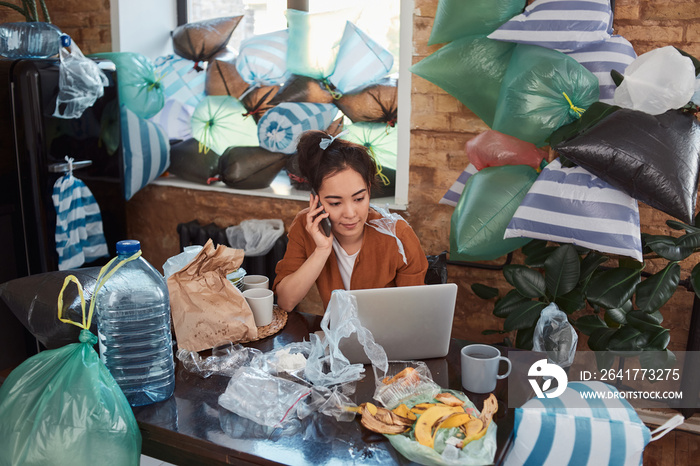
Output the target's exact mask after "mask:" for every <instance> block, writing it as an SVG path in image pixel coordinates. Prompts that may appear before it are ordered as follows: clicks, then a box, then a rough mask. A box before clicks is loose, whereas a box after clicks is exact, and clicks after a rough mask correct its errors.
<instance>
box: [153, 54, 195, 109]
mask: <svg viewBox="0 0 700 466" xmlns="http://www.w3.org/2000/svg"><path fill="white" fill-rule="evenodd" d="M154 65H155V67H156V76H158V77H159V78H160V84H161V86H162V87H163V93H164V94H165V99H166V100H167V99H175V100H177V101H178V102H181V103H183V104H186V105H189V106H190V107H196V106H197V104H198V103H199V101H200V100H202V99H203V98H204V95H205V92H204V86H205V84H206V79H207V73H206V71H204V70H201V71H198V70H196V69H195V63H194V62H193V61H192V60H187V59H185V58H181V57H178V56H177V55H167V56H164V57H158V58H157V59H156V60H155V61H154Z"/></svg>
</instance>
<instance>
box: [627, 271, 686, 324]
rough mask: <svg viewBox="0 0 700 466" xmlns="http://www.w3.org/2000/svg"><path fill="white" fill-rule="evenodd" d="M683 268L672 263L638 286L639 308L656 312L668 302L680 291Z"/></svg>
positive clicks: (637, 299)
mask: <svg viewBox="0 0 700 466" xmlns="http://www.w3.org/2000/svg"><path fill="white" fill-rule="evenodd" d="M680 279H681V266H680V265H678V263H677V262H671V263H669V264H668V265H667V266H666V267H664V269H663V270H661V271H660V272H657V273H655V274H654V275H652V276H651V277H649V278H647V279H646V280H643V281H642V282H640V283H639V285H637V298H636V300H635V302H636V303H637V307H638V308H640V309H641V310H642V311H645V312H654V311H656V310H658V309H661V307H662V306H663V305H664V304H666V302H668V300H669V299H671V296H673V293H675V292H676V289H678V282H680Z"/></svg>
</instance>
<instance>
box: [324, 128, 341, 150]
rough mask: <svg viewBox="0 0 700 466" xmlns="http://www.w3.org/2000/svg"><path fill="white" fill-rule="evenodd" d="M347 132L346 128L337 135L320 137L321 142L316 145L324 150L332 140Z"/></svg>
mask: <svg viewBox="0 0 700 466" xmlns="http://www.w3.org/2000/svg"><path fill="white" fill-rule="evenodd" d="M347 132H348V130H347V129H346V130H343V131H341V132H340V133H339V134H338V135H337V136H331V137H328V138H321V142H319V143H318V146H319V147H320V148H321V150H326V149H328V146H330V145H331V144H333V141H335V140H336V139H338V138H339V137H340V136H342V135H344V134H345V133H347Z"/></svg>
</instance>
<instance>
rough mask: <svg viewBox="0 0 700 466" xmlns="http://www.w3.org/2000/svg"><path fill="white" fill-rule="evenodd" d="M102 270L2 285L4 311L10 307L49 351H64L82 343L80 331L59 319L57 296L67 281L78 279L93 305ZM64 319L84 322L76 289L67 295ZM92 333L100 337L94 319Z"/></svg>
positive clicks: (29, 278) (46, 275)
mask: <svg viewBox="0 0 700 466" xmlns="http://www.w3.org/2000/svg"><path fill="white" fill-rule="evenodd" d="M99 273H100V269H99V267H84V268H80V269H75V270H64V271H55V272H46V273H40V274H35V275H29V276H27V277H21V278H16V279H14V280H10V281H8V282H5V283H3V284H0V307H2V306H5V307H7V308H8V309H9V310H10V311H11V312H12V314H14V315H15V317H17V319H18V320H19V321H20V322H21V323H22V325H24V327H25V328H26V329H27V330H29V332H30V333H31V334H32V335H33V336H34V337H35V338H36V339H37V340H39V342H40V343H41V344H42V345H44V346H45V347H46V348H48V349H56V348H61V347H62V346H65V345H67V344H70V343H75V342H76V341H77V340H78V337H79V333H80V329H78V328H77V327H75V326H73V325H64V324H62V323H61V322H60V321H59V320H58V319H56V296H58V294H59V293H60V291H61V287H62V286H63V281H64V280H65V279H66V277H68V276H70V275H74V276H75V277H77V278H78V280H80V282H81V283H82V284H83V296H84V298H85V300H86V301H90V300H91V299H92V296H93V294H94V291H95V286H96V285H97V277H98V275H99ZM63 302H64V304H65V309H64V310H63V315H64V316H65V317H66V318H69V319H72V320H80V315H81V299H80V295H79V293H78V290H77V289H76V288H73V287H70V288H68V289H66V290H65V292H64V294H63ZM90 331H91V332H92V333H94V334H97V322H96V319H93V321H92V326H91V328H90Z"/></svg>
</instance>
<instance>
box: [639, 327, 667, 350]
mask: <svg viewBox="0 0 700 466" xmlns="http://www.w3.org/2000/svg"><path fill="white" fill-rule="evenodd" d="M647 340H648V342H647V344H646V347H645V349H652V350H659V351H661V350H665V349H666V347H667V346H668V344H669V343H670V342H671V332H670V331H669V330H668V329H666V328H663V327H662V328H661V329H660V330H659V331H658V332H656V333H648V334H647Z"/></svg>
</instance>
